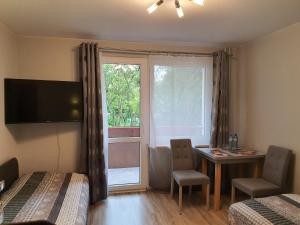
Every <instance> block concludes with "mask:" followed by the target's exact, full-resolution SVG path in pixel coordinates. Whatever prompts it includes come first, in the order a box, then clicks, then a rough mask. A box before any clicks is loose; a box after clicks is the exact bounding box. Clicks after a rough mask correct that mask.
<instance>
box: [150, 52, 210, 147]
mask: <svg viewBox="0 0 300 225" xmlns="http://www.w3.org/2000/svg"><path fill="white" fill-rule="evenodd" d="M150 66H151V68H152V70H151V71H153V74H151V76H150V79H151V82H150V84H151V90H152V91H151V97H150V101H151V109H150V110H151V112H150V113H151V127H150V128H151V131H150V145H156V146H168V145H169V143H170V139H176V138H190V139H192V143H193V144H194V145H197V144H207V143H209V138H210V120H211V118H210V115H211V113H210V109H211V107H210V106H211V90H212V82H211V83H209V81H210V79H211V78H209V77H211V74H210V71H211V70H212V64H211V63H210V61H206V60H204V59H203V61H201V59H199V58H198V59H196V58H191V57H154V56H153V57H152V59H151V64H150Z"/></svg>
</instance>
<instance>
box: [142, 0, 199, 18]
mask: <svg viewBox="0 0 300 225" xmlns="http://www.w3.org/2000/svg"><path fill="white" fill-rule="evenodd" d="M190 1H192V2H194V3H196V4H197V5H201V6H202V5H204V1H205V0H190ZM163 3H164V0H159V1H157V2H155V3H153V4H152V5H151V6H149V7H148V9H147V11H148V13H149V14H151V13H153V12H154V11H155V10H157V8H158V6H160V5H161V4H163ZM175 8H176V11H177V15H178V17H179V18H181V17H183V16H184V13H183V10H182V8H181V6H180V3H179V0H175Z"/></svg>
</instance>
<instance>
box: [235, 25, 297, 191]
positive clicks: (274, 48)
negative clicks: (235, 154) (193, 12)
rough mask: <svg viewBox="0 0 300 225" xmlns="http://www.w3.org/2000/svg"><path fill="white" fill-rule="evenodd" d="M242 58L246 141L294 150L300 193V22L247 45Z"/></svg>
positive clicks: (252, 144)
mask: <svg viewBox="0 0 300 225" xmlns="http://www.w3.org/2000/svg"><path fill="white" fill-rule="evenodd" d="M240 59H241V60H242V61H243V62H242V63H241V64H243V67H242V68H240V83H241V85H242V87H243V88H240V94H241V96H242V98H241V101H240V102H243V104H244V107H242V108H243V111H242V113H241V116H242V117H245V120H244V121H245V123H243V124H241V127H240V129H241V130H243V136H244V138H245V141H244V142H245V143H246V145H247V146H250V147H254V148H255V149H258V150H263V151H266V150H267V147H268V146H269V145H270V144H273V145H279V146H284V147H287V148H291V149H293V151H294V153H295V155H296V167H295V176H294V191H295V192H297V193H300V179H299V177H300V138H299V137H300V102H299V99H300V87H299V84H300V23H297V24H294V25H292V26H289V27H287V28H285V29H283V30H280V31H277V32H275V33H272V34H269V35H266V36H264V37H262V38H259V39H257V40H254V41H251V42H249V43H247V44H245V45H244V46H242V47H241V49H240ZM245 93H246V95H244V94H245Z"/></svg>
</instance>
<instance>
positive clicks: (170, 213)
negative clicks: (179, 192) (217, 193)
mask: <svg viewBox="0 0 300 225" xmlns="http://www.w3.org/2000/svg"><path fill="white" fill-rule="evenodd" d="M200 196H201V195H200V193H193V195H192V199H191V202H189V201H188V196H187V195H184V202H183V206H184V207H183V213H182V214H181V215H180V214H179V213H178V205H177V196H175V197H174V198H173V199H172V198H171V197H170V195H169V194H168V193H159V192H152V191H148V192H145V193H134V194H122V195H111V196H109V197H108V199H107V200H106V201H103V202H102V203H99V204H97V205H95V206H92V207H91V208H90V213H89V224H90V225H196V224H197V225H200V224H201V225H202V224H203V225H205V224H211V225H223V224H224V225H225V224H228V222H227V210H228V204H226V203H225V206H223V209H222V210H220V211H214V210H213V209H212V206H211V209H210V210H209V211H207V210H206V209H205V202H203V201H202V199H200ZM211 200H212V199H211Z"/></svg>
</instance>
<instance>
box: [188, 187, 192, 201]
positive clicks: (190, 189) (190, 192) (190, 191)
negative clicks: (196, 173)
mask: <svg viewBox="0 0 300 225" xmlns="http://www.w3.org/2000/svg"><path fill="white" fill-rule="evenodd" d="M192 190H193V186H192V185H191V186H189V200H191V196H192Z"/></svg>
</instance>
